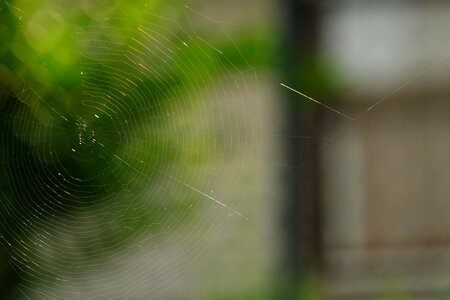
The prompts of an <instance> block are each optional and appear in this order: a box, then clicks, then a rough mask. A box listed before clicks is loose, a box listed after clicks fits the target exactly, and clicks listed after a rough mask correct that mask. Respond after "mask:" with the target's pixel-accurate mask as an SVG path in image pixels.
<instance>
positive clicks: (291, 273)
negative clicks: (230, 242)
mask: <svg viewBox="0 0 450 300" xmlns="http://www.w3.org/2000/svg"><path fill="white" fill-rule="evenodd" d="M318 2H319V1H314V0H311V1H308V0H281V4H282V5H283V13H284V15H283V22H284V26H285V30H284V32H285V36H284V40H283V44H282V47H281V49H282V50H281V53H280V65H281V73H282V78H283V80H284V82H285V83H286V84H288V85H291V86H292V87H294V88H300V89H301V90H302V92H305V93H314V92H315V90H314V88H315V86H320V84H316V83H315V82H314V80H320V78H316V79H314V78H312V79H311V77H309V75H310V74H313V73H314V70H315V64H316V62H317V53H318V44H319V41H318V39H319V33H318V29H319V21H320V20H319V16H320V14H319V3H318ZM283 96H284V97H285V99H286V111H285V116H286V119H285V128H284V132H283V134H284V135H286V136H289V137H291V138H287V139H286V140H287V142H286V143H285V149H286V151H285V155H286V160H287V163H288V165H289V166H292V167H294V168H287V169H286V172H285V173H284V175H283V182H284V184H285V187H286V193H285V205H284V210H283V215H282V232H283V234H284V236H283V240H284V248H283V253H282V258H281V271H280V277H279V283H280V285H279V287H278V292H279V294H278V295H277V297H279V298H283V299H298V296H299V295H298V293H299V290H300V285H301V284H302V283H303V282H304V281H305V280H306V279H307V277H308V275H310V274H311V273H312V272H313V271H315V270H317V268H318V265H319V263H320V253H321V251H320V250H321V249H320V245H321V237H320V201H319V200H320V197H319V190H320V189H319V171H318V170H319V167H318V163H319V162H318V158H317V155H316V154H317V150H318V144H317V142H318V141H317V140H315V139H308V138H300V136H305V137H315V136H317V135H318V133H317V115H318V111H319V109H318V107H317V105H315V104H314V103H311V102H310V101H308V100H307V99H304V98H302V97H301V96H299V95H297V94H294V93H292V92H291V91H288V90H284V91H283Z"/></svg>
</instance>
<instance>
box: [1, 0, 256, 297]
mask: <svg viewBox="0 0 450 300" xmlns="http://www.w3.org/2000/svg"><path fill="white" fill-rule="evenodd" d="M5 3H6V5H3V6H2V9H5V8H7V7H8V8H9V9H11V10H13V11H16V12H19V13H21V12H23V11H22V10H21V9H19V8H17V7H15V6H13V5H12V4H10V3H8V2H5ZM143 9H144V8H143ZM19 19H20V20H21V19H22V17H20V18H19ZM174 19H175V20H174ZM180 19H183V16H182V15H181V17H179V18H178V20H177V19H176V18H173V17H172V18H168V17H165V16H161V15H154V14H152V13H148V14H145V17H144V18H142V19H129V18H120V17H102V18H101V19H98V20H96V21H95V22H92V23H90V24H89V25H87V26H82V27H78V28H76V29H74V33H73V39H74V40H75V41H76V44H77V46H78V56H79V71H77V73H78V74H77V75H78V76H79V79H77V80H78V82H79V89H78V90H77V93H74V92H67V89H66V90H65V89H63V88H56V90H57V91H56V92H55V91H53V92H52V93H45V89H41V88H40V87H39V82H35V81H36V80H34V79H31V80H30V79H29V78H28V77H29V76H28V75H27V73H26V72H25V73H24V71H23V70H16V71H15V73H16V74H17V78H16V79H15V82H16V83H15V84H14V86H13V88H12V89H11V90H10V91H9V92H8V95H7V99H6V101H4V103H3V107H2V111H1V114H2V118H1V127H2V134H1V136H0V137H1V145H2V146H1V153H2V154H1V155H2V171H1V175H0V177H1V184H0V197H1V203H2V210H1V217H2V222H1V226H2V228H1V236H0V237H1V242H2V244H3V246H4V247H5V249H6V251H7V253H8V259H9V261H10V263H11V265H12V266H13V268H14V270H15V271H16V272H17V274H18V276H19V277H20V278H21V284H20V293H22V294H23V295H24V296H26V297H31V298H45V299H49V298H73V297H83V295H84V296H88V297H90V298H108V297H119V298H126V297H149V295H152V297H158V294H159V293H160V292H162V291H163V290H165V289H167V288H169V287H170V285H171V284H173V280H172V278H174V276H178V275H179V274H180V273H182V272H183V271H184V270H185V269H186V268H187V267H188V265H189V264H190V263H191V262H192V260H193V259H194V258H195V257H197V256H198V255H199V254H200V253H201V252H202V251H203V250H204V249H205V247H206V245H207V244H208V242H209V240H211V238H212V237H213V236H214V234H217V232H220V230H221V229H220V228H222V227H223V225H225V224H226V223H227V222H228V220H229V219H230V217H233V216H237V217H240V218H244V219H247V217H246V216H245V215H244V214H243V213H241V212H240V211H239V209H238V207H239V205H238V202H237V199H236V198H235V197H233V191H232V190H230V189H229V187H227V186H224V185H223V184H221V182H222V177H223V176H224V174H227V173H229V170H228V169H227V167H226V166H224V162H226V161H227V160H228V159H229V156H230V153H231V152H232V151H233V150H234V149H235V148H237V147H244V148H245V147H247V146H248V145H251V144H253V143H254V140H253V131H254V130H255V128H253V126H254V124H255V122H254V121H253V120H252V116H250V115H244V116H240V114H243V113H242V112H240V111H238V110H235V109H234V108H231V109H230V108H227V105H228V106H229V103H230V102H234V103H236V102H240V101H242V100H243V99H245V98H247V97H248V95H247V93H248V87H247V80H248V79H243V78H242V76H237V75H236V73H238V72H237V69H236V68H235V67H234V66H233V64H232V63H230V61H229V60H227V58H226V56H225V55H224V53H223V52H222V51H220V50H219V49H217V48H216V47H214V46H213V45H212V44H211V43H209V42H207V41H206V40H205V39H204V38H202V37H201V36H200V35H199V34H197V33H196V31H195V30H194V28H193V27H192V25H191V24H190V22H186V20H184V23H183V24H181V23H180V22H181V21H179V20H180ZM44 66H45V64H44ZM45 69H46V72H45V74H46V76H48V77H49V78H51V80H52V82H54V83H55V82H56V85H58V84H57V83H58V82H60V80H61V78H56V77H55V74H53V73H54V72H52V70H51V66H48V68H47V67H46V66H45ZM67 76H71V74H67ZM37 81H39V80H37ZM240 106H241V107H243V106H245V104H240ZM247 111H249V110H247ZM208 116H210V117H208ZM239 120H241V121H239ZM230 168H231V167H230ZM233 170H235V169H233ZM240 172H242V174H244V172H245V166H244V165H243V166H241V169H240ZM235 175H236V174H235ZM238 177H239V176H236V179H235V180H238ZM233 181H234V180H231V181H230V180H229V182H233ZM186 223H189V224H190V225H189V228H188V229H186V230H182V229H183V226H185V224H186ZM171 243H172V244H173V243H175V244H176V245H177V247H179V249H181V251H180V253H181V254H179V255H177V256H175V258H174V257H170V256H167V255H165V250H164V249H165V248H167V247H168V246H167V245H169V244H171ZM131 253H133V255H130V254H131ZM136 257H139V259H136Z"/></svg>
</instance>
